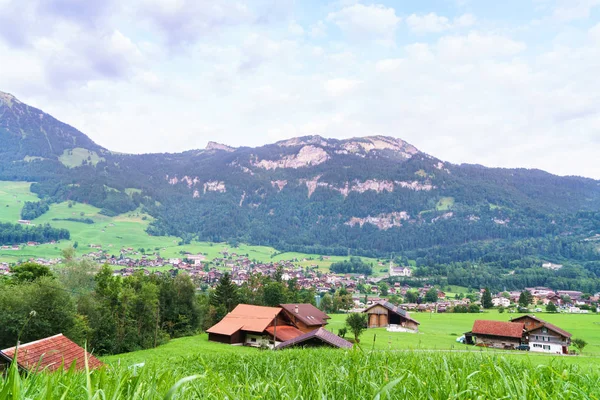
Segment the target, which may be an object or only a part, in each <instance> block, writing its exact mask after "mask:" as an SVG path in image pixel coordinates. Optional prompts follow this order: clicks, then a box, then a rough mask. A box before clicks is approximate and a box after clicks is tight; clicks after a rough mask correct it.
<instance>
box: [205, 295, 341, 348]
mask: <svg viewBox="0 0 600 400" xmlns="http://www.w3.org/2000/svg"><path fill="white" fill-rule="evenodd" d="M329 318H330V317H329V316H328V315H327V314H325V313H324V312H322V311H321V310H319V309H318V308H316V307H315V306H313V305H312V304H281V305H280V306H279V307H263V306H254V305H249V304H239V305H238V306H237V307H236V308H234V309H233V311H231V312H230V313H229V314H227V315H226V316H225V318H223V319H222V320H221V321H219V322H218V323H217V324H216V325H214V326H212V327H211V328H209V329H208V330H207V331H206V332H207V333H208V340H210V341H213V342H219V343H227V344H231V345H240V346H252V347H265V348H272V349H273V348H274V349H284V348H290V347H314V346H328V347H336V348H351V347H352V343H350V342H348V341H347V340H345V339H343V338H341V337H339V336H337V335H335V334H334V333H332V332H329V331H328V330H326V329H325V328H324V327H325V325H327V320H328V319H329Z"/></svg>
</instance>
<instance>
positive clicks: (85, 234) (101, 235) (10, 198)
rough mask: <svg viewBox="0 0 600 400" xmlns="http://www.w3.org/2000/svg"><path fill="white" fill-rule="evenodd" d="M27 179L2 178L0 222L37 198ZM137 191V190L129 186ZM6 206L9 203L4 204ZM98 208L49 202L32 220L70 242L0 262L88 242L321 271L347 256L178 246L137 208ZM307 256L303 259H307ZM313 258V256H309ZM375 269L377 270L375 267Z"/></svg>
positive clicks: (54, 253)
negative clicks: (107, 211)
mask: <svg viewBox="0 0 600 400" xmlns="http://www.w3.org/2000/svg"><path fill="white" fill-rule="evenodd" d="M30 185H31V184H30V183H27V182H7V181H0V222H11V223H15V222H16V221H18V220H19V219H20V212H21V209H22V208H23V204H24V203H25V201H39V198H38V197H37V196H36V195H35V194H34V193H31V191H30V190H29V187H30ZM129 192H131V193H135V192H136V191H135V189H131V190H129ZM7 206H8V207H7ZM100 211H101V210H100V209H99V208H97V207H94V206H91V205H88V204H81V203H73V202H63V203H58V204H51V205H50V211H48V212H47V213H45V214H44V215H42V216H40V217H38V218H36V219H35V220H33V221H32V222H33V223H34V224H44V223H49V224H51V225H52V226H53V227H56V228H65V229H68V230H69V232H71V240H70V241H63V242H60V243H58V244H42V245H40V246H36V247H23V248H22V249H21V250H19V251H13V250H0V261H4V262H16V261H18V260H21V259H29V258H38V257H41V258H57V257H60V254H61V250H62V249H64V248H66V247H70V246H73V245H74V244H75V242H77V243H78V254H79V255H83V254H87V253H90V252H93V251H95V249H93V248H91V247H90V245H100V246H102V249H103V250H107V251H108V252H109V254H114V255H115V256H118V255H119V251H120V249H121V248H123V247H125V248H133V249H135V250H138V249H140V248H143V249H145V250H146V252H149V253H150V254H151V253H153V252H155V251H158V252H160V255H161V256H162V257H165V258H176V257H182V255H181V252H190V253H192V254H198V253H202V254H206V256H207V259H208V260H212V259H214V258H215V257H220V256H222V254H220V252H221V251H222V250H224V249H229V250H230V251H234V252H236V253H238V254H248V257H249V258H250V259H255V260H258V261H261V262H271V261H282V260H296V259H297V260H298V265H301V266H303V267H304V266H310V265H318V266H319V268H322V269H324V270H326V269H328V267H329V265H331V263H333V262H337V261H341V260H343V259H345V258H346V257H340V256H332V257H330V258H329V259H326V260H319V257H320V255H319V254H304V253H292V252H287V253H280V252H278V251H277V250H275V249H274V248H272V247H268V246H249V245H245V244H240V245H239V247H237V248H235V249H232V248H231V247H230V246H229V245H227V244H226V243H210V242H192V243H190V244H187V245H182V246H179V245H178V243H179V242H180V239H179V238H177V237H173V236H150V235H149V234H148V233H147V232H146V228H147V227H148V225H149V224H150V222H151V221H152V217H151V216H149V215H147V214H144V213H143V212H142V211H141V210H135V211H132V212H129V213H125V214H120V215H117V216H115V217H108V216H106V215H103V214H101V213H100ZM67 219H80V220H83V219H90V220H92V221H93V222H94V223H93V224H87V223H83V222H75V221H66V220H67ZM305 259H306V260H305ZM309 259H311V260H309ZM363 259H364V260H365V261H367V262H373V263H374V264H376V260H375V259H369V258H363ZM374 271H375V272H376V271H378V268H374Z"/></svg>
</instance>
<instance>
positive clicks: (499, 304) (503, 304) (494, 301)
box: [492, 296, 510, 307]
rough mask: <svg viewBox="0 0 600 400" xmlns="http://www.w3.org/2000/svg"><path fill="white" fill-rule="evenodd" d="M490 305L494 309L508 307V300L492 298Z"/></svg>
mask: <svg viewBox="0 0 600 400" xmlns="http://www.w3.org/2000/svg"><path fill="white" fill-rule="evenodd" d="M492 304H493V305H494V307H508V306H510V300H509V299H507V298H506V297H502V296H500V297H494V298H493V299H492Z"/></svg>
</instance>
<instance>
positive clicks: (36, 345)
mask: <svg viewBox="0 0 600 400" xmlns="http://www.w3.org/2000/svg"><path fill="white" fill-rule="evenodd" d="M14 356H15V347H11V348H9V349H5V350H2V351H0V371H2V369H4V368H7V367H8V366H9V365H10V364H11V363H12V360H13V358H14ZM86 357H87V362H88V366H89V368H90V369H96V368H100V367H101V366H102V365H103V364H102V362H100V360H98V359H97V358H96V357H94V356H93V355H91V354H90V353H88V352H86V351H85V349H83V348H82V347H80V346H78V345H77V344H75V343H74V342H72V341H71V340H69V338H67V337H66V336H63V335H62V334H58V335H55V336H51V337H48V338H45V339H41V340H36V341H35V342H30V343H25V344H22V345H20V346H19V348H18V354H17V363H18V365H19V368H21V369H23V370H26V371H29V372H35V371H40V370H48V371H56V370H58V369H63V368H64V369H69V368H71V367H74V368H75V369H76V370H78V371H81V370H83V369H85V359H86Z"/></svg>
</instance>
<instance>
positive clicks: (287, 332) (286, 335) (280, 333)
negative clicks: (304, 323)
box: [266, 325, 302, 342]
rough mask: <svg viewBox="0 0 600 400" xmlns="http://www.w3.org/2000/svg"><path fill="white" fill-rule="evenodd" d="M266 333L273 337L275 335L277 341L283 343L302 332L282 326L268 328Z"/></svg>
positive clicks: (291, 327)
mask: <svg viewBox="0 0 600 400" xmlns="http://www.w3.org/2000/svg"><path fill="white" fill-rule="evenodd" d="M266 331H267V332H269V333H270V334H271V336H274V334H275V333H277V340H279V341H280V342H285V341H286V340H290V339H293V338H295V337H298V336H300V335H302V331H301V330H300V329H297V328H294V327H293V326H288V325H282V326H277V327H275V326H269V327H268V328H267V329H266Z"/></svg>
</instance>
